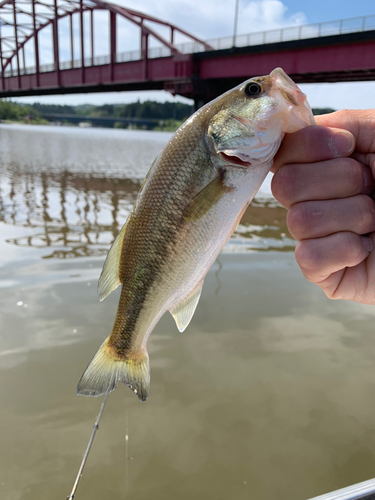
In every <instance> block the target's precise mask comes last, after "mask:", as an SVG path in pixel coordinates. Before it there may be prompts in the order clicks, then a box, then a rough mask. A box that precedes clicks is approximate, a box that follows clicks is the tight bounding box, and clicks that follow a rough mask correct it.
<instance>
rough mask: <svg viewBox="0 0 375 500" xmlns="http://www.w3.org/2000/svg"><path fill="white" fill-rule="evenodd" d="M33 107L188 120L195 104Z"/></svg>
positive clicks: (97, 115)
mask: <svg viewBox="0 0 375 500" xmlns="http://www.w3.org/2000/svg"><path fill="white" fill-rule="evenodd" d="M32 107H33V109H35V110H36V111H38V112H39V113H42V114H43V113H56V114H68V115H73V114H74V115H77V116H92V117H95V118H102V117H103V118H106V117H109V118H147V119H154V120H168V119H169V118H172V119H174V120H179V121H182V120H186V118H188V117H189V116H190V115H191V114H192V112H193V106H192V105H190V104H183V103H181V102H156V101H144V102H140V101H137V102H132V103H130V104H103V105H102V106H94V105H91V104H84V105H81V106H66V105H64V106H62V105H58V104H40V103H38V102H36V103H34V104H32Z"/></svg>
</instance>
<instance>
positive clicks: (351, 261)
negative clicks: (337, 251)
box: [341, 233, 367, 267]
mask: <svg viewBox="0 0 375 500" xmlns="http://www.w3.org/2000/svg"><path fill="white" fill-rule="evenodd" d="M341 251H342V252H344V253H345V256H346V259H347V266H349V267H352V266H355V265H357V264H359V263H360V262H362V260H363V259H364V258H365V257H366V256H367V254H366V252H365V249H364V248H363V244H362V242H361V241H360V236H358V235H357V234H354V233H345V234H344V238H343V241H342V247H341Z"/></svg>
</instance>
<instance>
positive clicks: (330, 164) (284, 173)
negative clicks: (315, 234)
mask: <svg viewBox="0 0 375 500" xmlns="http://www.w3.org/2000/svg"><path fill="white" fill-rule="evenodd" d="M271 189H272V193H273V195H274V197H275V198H276V199H277V200H278V201H279V202H280V203H281V204H282V205H283V206H284V207H285V208H289V207H290V206H291V205H294V204H295V203H298V202H300V201H306V200H328V199H334V198H347V197H349V196H354V195H356V194H360V193H363V194H370V193H371V192H372V191H373V189H374V179H373V177H372V174H371V171H370V169H368V168H367V167H364V166H363V165H362V164H361V163H359V162H358V161H356V160H354V159H353V158H336V159H334V160H326V161H322V162H319V163H307V164H302V165H301V164H296V165H284V166H283V168H280V169H279V170H278V171H277V172H276V173H275V175H274V176H273V178H272V183H271Z"/></svg>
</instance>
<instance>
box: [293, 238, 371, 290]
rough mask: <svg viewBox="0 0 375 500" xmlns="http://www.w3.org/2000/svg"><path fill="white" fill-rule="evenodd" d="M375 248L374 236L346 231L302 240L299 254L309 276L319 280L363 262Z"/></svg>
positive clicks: (298, 248) (307, 276)
mask: <svg viewBox="0 0 375 500" xmlns="http://www.w3.org/2000/svg"><path fill="white" fill-rule="evenodd" d="M372 249H373V243H372V240H371V239H370V238H367V237H366V236H359V235H358V234H354V233H350V232H342V233H335V234H331V235H330V236H326V237H325V238H317V239H311V240H302V241H300V242H299V243H298V244H297V246H296V250H295V257H296V261H297V263H298V265H299V266H300V268H301V271H302V272H303V274H304V275H305V277H306V279H307V280H308V281H312V282H313V283H318V284H319V283H320V282H322V281H323V280H325V279H326V278H327V277H328V276H330V275H331V274H332V273H335V272H337V271H340V270H341V269H344V268H345V267H353V266H356V265H358V264H360V263H361V262H362V261H363V260H364V259H366V257H367V256H368V255H369V252H370V251H371V250H372Z"/></svg>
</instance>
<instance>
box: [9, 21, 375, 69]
mask: <svg viewBox="0 0 375 500" xmlns="http://www.w3.org/2000/svg"><path fill="white" fill-rule="evenodd" d="M374 29H375V14H373V15H369V16H363V17H352V18H349V19H339V20H337V21H327V22H324V23H315V24H303V25H296V26H289V27H286V28H279V29H274V30H268V31H260V32H256V33H248V34H245V35H237V36H236V38H235V43H234V45H235V46H236V47H245V46H252V45H264V44H268V43H279V42H286V41H293V40H303V39H308V38H319V37H324V36H330V35H342V34H347V33H357V32H361V31H369V30H374ZM207 43H208V44H209V45H210V46H211V47H213V49H215V50H220V49H228V48H231V47H233V37H232V36H230V37H229V36H228V37H224V38H215V39H213V40H208V41H207ZM176 48H177V49H178V50H179V51H180V52H181V53H183V54H192V53H197V52H204V51H205V48H204V46H203V45H202V44H200V43H198V42H189V43H183V44H179V45H176ZM170 55H171V51H170V49H169V48H167V47H165V46H163V47H150V48H149V49H148V58H149V59H155V58H160V57H169V56H170ZM141 58H142V54H141V51H140V50H132V51H129V52H120V53H117V54H116V62H118V63H120V62H127V61H138V60H140V59H141ZM109 63H110V55H103V56H96V57H93V58H91V57H88V58H85V66H100V65H103V64H109ZM81 66H82V61H81V59H74V60H73V61H61V62H60V69H61V70H64V69H72V68H80V67H81ZM35 71H36V68H35V67H32V66H31V67H26V68H20V74H21V75H24V74H33V73H35ZM39 71H40V72H41V73H47V72H50V71H55V65H54V63H52V64H43V65H40V67H39ZM15 75H17V70H15V69H14V68H7V69H6V70H5V72H4V76H6V77H7V76H15Z"/></svg>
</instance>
